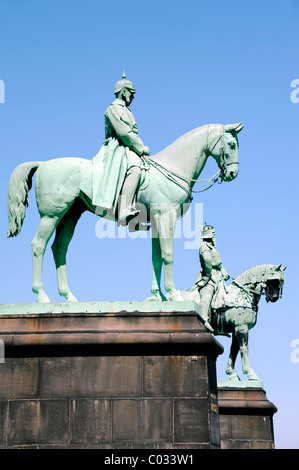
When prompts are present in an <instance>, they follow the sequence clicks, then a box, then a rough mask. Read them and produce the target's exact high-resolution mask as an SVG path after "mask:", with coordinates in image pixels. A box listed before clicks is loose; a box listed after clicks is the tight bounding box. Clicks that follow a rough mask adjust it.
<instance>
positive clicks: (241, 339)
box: [235, 325, 259, 380]
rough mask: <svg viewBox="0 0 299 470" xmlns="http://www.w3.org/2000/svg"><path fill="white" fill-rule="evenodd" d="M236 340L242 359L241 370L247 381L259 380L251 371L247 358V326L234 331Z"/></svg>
mask: <svg viewBox="0 0 299 470" xmlns="http://www.w3.org/2000/svg"><path fill="white" fill-rule="evenodd" d="M235 333H236V338H237V341H238V344H239V348H240V353H241V358H242V370H243V373H244V374H246V375H247V377H248V379H249V380H259V377H258V376H257V374H256V373H255V372H254V371H253V370H252V369H251V366H250V363H249V357H248V326H247V325H242V326H239V327H237V328H236V330H235Z"/></svg>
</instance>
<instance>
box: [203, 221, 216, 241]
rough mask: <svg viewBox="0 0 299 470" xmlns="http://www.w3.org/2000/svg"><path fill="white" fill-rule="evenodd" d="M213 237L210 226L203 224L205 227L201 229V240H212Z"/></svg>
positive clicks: (213, 233) (213, 232)
mask: <svg viewBox="0 0 299 470" xmlns="http://www.w3.org/2000/svg"><path fill="white" fill-rule="evenodd" d="M214 235H215V229H214V227H213V226H212V225H208V224H207V223H206V222H205V226H204V228H203V229H202V231H201V238H203V239H205V238H213V236H214Z"/></svg>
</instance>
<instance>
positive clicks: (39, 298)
mask: <svg viewBox="0 0 299 470" xmlns="http://www.w3.org/2000/svg"><path fill="white" fill-rule="evenodd" d="M36 301H37V302H38V303H39V304H50V303H51V301H50V299H49V297H48V296H47V294H46V293H45V292H42V293H40V294H38V296H37V299H36Z"/></svg>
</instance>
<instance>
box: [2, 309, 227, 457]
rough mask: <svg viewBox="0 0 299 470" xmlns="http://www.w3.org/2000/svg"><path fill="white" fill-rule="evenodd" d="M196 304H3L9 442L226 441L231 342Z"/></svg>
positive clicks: (197, 444) (170, 445)
mask: <svg viewBox="0 0 299 470" xmlns="http://www.w3.org/2000/svg"><path fill="white" fill-rule="evenodd" d="M199 312H200V311H199V310H198V307H197V306H196V304H194V303H192V302H184V303H183V302H169V303H168V302H133V303H130V302H122V303H118V302H115V303H114V302H103V303H85V304H82V303H79V304H68V303H61V304H21V305H4V304H2V305H1V306H0V317H1V333H0V339H1V340H2V341H4V344H5V362H4V363H3V364H0V427H1V429H0V447H2V448H25V447H26V448H37V447H38V448H104V449H140V448H148V449H180V448H182V449H198V448H220V435H219V415H218V406H217V403H218V401H217V381H216V365H215V364H216V359H217V356H218V355H219V354H221V353H222V352H223V348H222V346H221V345H220V344H219V343H218V342H217V340H216V339H215V338H214V337H213V336H212V335H211V334H209V333H207V332H206V330H205V328H204V325H203V322H202V320H201V318H200V317H199Z"/></svg>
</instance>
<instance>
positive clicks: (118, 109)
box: [92, 72, 150, 225]
mask: <svg viewBox="0 0 299 470" xmlns="http://www.w3.org/2000/svg"><path fill="white" fill-rule="evenodd" d="M135 93H136V90H135V88H134V85H133V83H132V82H131V81H129V80H126V75H125V72H123V76H122V80H120V81H118V82H117V83H116V85H115V89H114V94H115V100H114V101H113V103H112V104H111V105H110V106H109V107H108V108H107V110H106V112H105V137H106V140H105V141H104V143H103V146H102V148H101V150H100V152H99V153H98V155H96V157H94V159H93V198H92V202H93V204H94V205H97V206H100V207H103V208H106V209H111V208H113V207H115V206H116V204H117V202H118V223H119V225H126V224H128V222H129V221H130V220H131V219H132V218H134V217H135V216H136V215H138V213H139V211H138V210H136V208H135V207H134V206H133V200H134V196H135V193H136V190H137V187H138V183H139V179H140V173H141V163H142V160H141V156H142V155H146V156H148V155H150V149H149V148H148V147H146V146H145V145H144V144H143V142H142V140H141V139H140V137H139V135H138V128H137V124H136V121H135V118H134V116H133V114H132V112H131V111H130V110H129V106H130V104H131V103H132V101H133V99H134V94H135ZM119 196H120V197H119Z"/></svg>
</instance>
